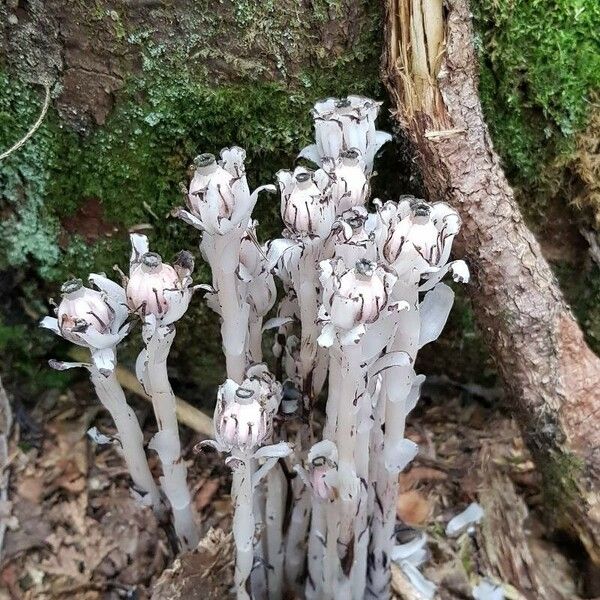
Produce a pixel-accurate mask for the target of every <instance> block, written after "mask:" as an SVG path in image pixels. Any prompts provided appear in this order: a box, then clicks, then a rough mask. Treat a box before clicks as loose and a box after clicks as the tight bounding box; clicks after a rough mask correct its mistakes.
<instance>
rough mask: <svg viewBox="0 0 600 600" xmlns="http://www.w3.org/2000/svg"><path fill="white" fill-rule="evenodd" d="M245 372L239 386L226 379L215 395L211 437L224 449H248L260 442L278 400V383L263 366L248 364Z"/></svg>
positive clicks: (266, 435) (265, 436)
mask: <svg viewBox="0 0 600 600" xmlns="http://www.w3.org/2000/svg"><path fill="white" fill-rule="evenodd" d="M246 375H247V377H246V379H245V380H244V381H243V382H242V384H241V385H238V384H237V383H235V382H234V381H232V380H231V379H228V380H227V381H226V382H225V383H224V384H223V385H222V386H220V388H219V392H218V394H217V405H216V407H215V415H214V423H215V438H216V441H217V443H218V445H219V447H221V448H223V449H225V450H228V451H230V450H231V449H232V448H239V449H241V450H248V451H249V450H253V449H254V448H256V447H258V446H261V445H262V444H264V443H265V441H267V439H268V438H269V437H270V435H271V433H272V429H273V415H274V414H275V412H276V411H277V408H278V406H279V402H280V400H281V384H279V383H278V382H277V381H275V379H274V378H273V376H272V375H271V374H270V373H269V372H268V370H267V369H266V367H265V366H264V365H254V366H253V367H250V368H249V369H248V371H247V373H246Z"/></svg>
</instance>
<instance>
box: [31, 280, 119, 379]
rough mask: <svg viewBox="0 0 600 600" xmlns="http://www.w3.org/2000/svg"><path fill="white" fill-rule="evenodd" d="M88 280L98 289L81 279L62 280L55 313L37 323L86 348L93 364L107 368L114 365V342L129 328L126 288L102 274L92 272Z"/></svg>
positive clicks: (110, 369)
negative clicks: (87, 285)
mask: <svg viewBox="0 0 600 600" xmlns="http://www.w3.org/2000/svg"><path fill="white" fill-rule="evenodd" d="M89 281H90V283H92V284H93V285H95V286H96V287H97V288H98V289H97V290H95V289H91V288H89V287H86V286H84V285H83V282H82V281H81V279H71V280H69V281H67V282H65V283H64V284H63V286H62V288H61V292H62V299H61V301H60V304H59V305H58V307H57V308H56V317H45V318H44V319H42V321H41V322H40V325H41V326H42V327H44V328H46V329H51V330H52V331H54V333H56V334H57V335H60V336H62V337H64V338H65V339H66V340H69V341H70V342H73V343H74V344H77V345H78V346H84V347H86V348H89V349H90V351H91V355H92V361H93V363H94V365H95V366H96V367H97V368H98V369H99V370H100V371H102V372H108V371H112V369H113V368H114V365H115V361H116V359H115V351H114V348H115V346H116V345H117V344H118V343H119V342H120V341H121V340H122V339H123V338H124V337H125V336H126V335H127V333H128V332H129V329H130V325H129V324H128V323H126V321H127V317H128V310H127V307H126V306H125V292H124V290H123V288H122V287H121V286H119V285H118V284H116V283H115V282H114V281H111V280H109V279H107V278H106V277H105V276H104V275H102V274H91V275H90V277H89Z"/></svg>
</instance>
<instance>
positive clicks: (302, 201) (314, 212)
mask: <svg viewBox="0 0 600 600" xmlns="http://www.w3.org/2000/svg"><path fill="white" fill-rule="evenodd" d="M277 180H278V182H279V187H280V189H281V217H282V219H283V222H284V224H285V226H286V228H287V229H288V230H289V231H290V232H291V233H292V234H294V235H296V236H298V237H311V238H313V237H319V238H322V239H324V238H326V237H327V236H328V235H329V233H330V231H331V226H332V225H333V222H334V220H335V205H334V204H333V201H332V199H331V196H330V193H329V190H328V186H329V183H330V182H329V177H328V176H327V174H326V173H325V172H324V171H323V170H322V169H319V170H318V171H316V172H311V171H308V170H306V169H304V168H303V167H297V168H296V169H295V170H294V172H291V171H279V172H278V173H277Z"/></svg>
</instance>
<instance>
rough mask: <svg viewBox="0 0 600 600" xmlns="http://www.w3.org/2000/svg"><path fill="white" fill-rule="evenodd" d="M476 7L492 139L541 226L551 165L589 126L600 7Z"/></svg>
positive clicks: (599, 69)
mask: <svg viewBox="0 0 600 600" xmlns="http://www.w3.org/2000/svg"><path fill="white" fill-rule="evenodd" d="M473 9H474V12H475V26H476V30H477V32H478V36H479V39H478V47H479V56H480V62H481V85H480V90H481V98H482V103H483V106H484V110H485V113H486V116H487V121H488V123H489V125H490V130H491V133H492V138H493V140H494V144H495V146H496V148H497V149H498V151H499V153H500V155H501V156H502V158H503V160H504V163H505V165H506V168H507V172H508V175H509V177H510V179H511V180H512V182H513V183H515V184H516V185H518V186H520V187H521V188H523V190H524V193H523V194H522V204H523V205H524V206H525V208H528V209H529V214H530V215H531V216H532V218H533V220H534V221H535V220H537V221H538V222H539V220H540V219H543V215H542V214H541V209H543V202H544V201H543V193H544V192H545V191H547V186H546V187H545V184H548V183H549V182H548V181H546V180H545V179H546V178H547V173H545V169H544V167H545V165H548V164H550V163H552V162H553V161H554V159H555V158H556V157H557V156H559V155H563V154H568V153H570V152H572V151H573V149H574V145H573V134H574V132H577V131H579V130H581V129H582V128H583V127H584V126H585V123H586V120H587V118H588V111H589V102H590V94H591V93H592V92H593V91H594V90H597V89H598V88H599V87H600V54H599V53H598V43H599V41H600V33H599V32H600V4H598V2H596V0H550V1H541V0H509V1H506V2H498V1H497V0H480V1H479V2H474V3H473ZM536 203H538V204H541V206H536Z"/></svg>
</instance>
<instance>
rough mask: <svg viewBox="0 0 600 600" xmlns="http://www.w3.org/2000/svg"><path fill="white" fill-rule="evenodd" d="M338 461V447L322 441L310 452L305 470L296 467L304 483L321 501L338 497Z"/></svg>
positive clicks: (328, 441) (330, 442)
mask: <svg viewBox="0 0 600 600" xmlns="http://www.w3.org/2000/svg"><path fill="white" fill-rule="evenodd" d="M337 461H338V451H337V447H336V445H335V444H334V443H333V442H332V441H330V440H322V441H320V442H318V443H316V444H314V445H313V446H312V447H311V449H310V450H309V451H308V456H307V460H306V465H305V468H302V467H296V471H297V472H298V474H299V475H300V477H301V478H302V480H303V482H304V483H305V484H306V486H307V487H308V488H309V489H311V490H312V492H313V494H314V495H315V496H316V498H318V499H319V500H333V499H334V498H336V497H337V494H338V490H337V486H338V472H337V467H338V465H337Z"/></svg>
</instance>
